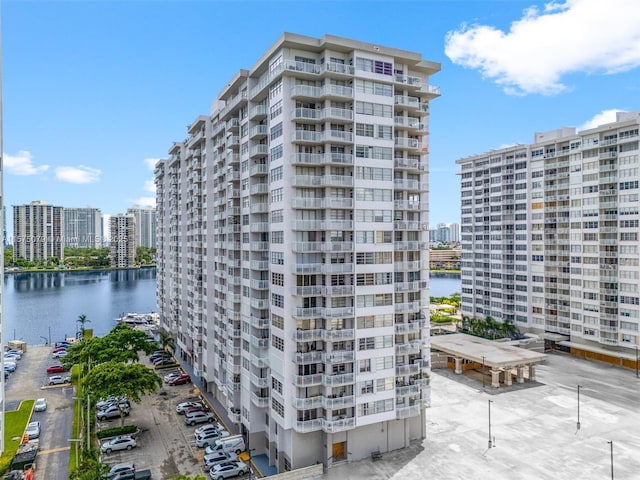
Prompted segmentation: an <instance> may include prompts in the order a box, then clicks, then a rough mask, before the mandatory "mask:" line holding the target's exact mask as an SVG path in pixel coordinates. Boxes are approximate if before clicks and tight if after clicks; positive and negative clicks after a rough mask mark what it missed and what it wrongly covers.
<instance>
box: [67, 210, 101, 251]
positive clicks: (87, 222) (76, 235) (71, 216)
mask: <svg viewBox="0 0 640 480" xmlns="http://www.w3.org/2000/svg"><path fill="white" fill-rule="evenodd" d="M63 216H64V246H65V247H74V248H102V214H101V212H100V209H99V208H92V207H85V208H67V207H65V208H64V209H63Z"/></svg>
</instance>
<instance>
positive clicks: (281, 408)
mask: <svg viewBox="0 0 640 480" xmlns="http://www.w3.org/2000/svg"><path fill="white" fill-rule="evenodd" d="M271 408H272V409H273V411H274V412H276V413H277V414H278V415H280V416H281V417H282V418H284V405H282V404H281V403H280V402H278V401H277V400H276V399H275V398H272V399H271Z"/></svg>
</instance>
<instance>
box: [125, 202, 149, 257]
mask: <svg viewBox="0 0 640 480" xmlns="http://www.w3.org/2000/svg"><path fill="white" fill-rule="evenodd" d="M127 213H128V214H131V215H133V216H134V217H136V232H137V233H136V241H137V244H138V246H139V247H147V248H155V247H156V208H155V207H146V208H141V207H138V206H134V207H132V208H129V209H127Z"/></svg>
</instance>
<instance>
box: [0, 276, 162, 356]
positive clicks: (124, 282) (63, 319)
mask: <svg viewBox="0 0 640 480" xmlns="http://www.w3.org/2000/svg"><path fill="white" fill-rule="evenodd" d="M3 307H4V312H3V323H4V328H3V330H4V338H3V342H2V343H4V344H6V342H7V341H8V340H13V339H14V338H15V339H18V340H24V341H25V342H27V344H28V345H35V344H43V343H45V341H48V339H49V331H51V340H52V341H54V342H55V341H56V340H62V338H63V337H64V336H65V335H67V336H75V334H76V329H77V327H78V325H77V323H76V320H77V319H78V316H79V315H86V316H87V318H88V319H89V320H90V323H87V324H86V325H85V327H86V328H93V331H94V334H95V335H97V336H102V335H105V334H107V333H108V332H109V331H110V330H111V329H112V328H113V327H114V326H115V324H116V321H115V319H116V318H117V317H119V316H120V315H121V314H123V313H128V312H141V313H144V312H155V311H157V307H156V269H155V268H141V269H134V270H113V271H106V272H105V271H103V272H43V273H12V274H7V275H5V276H4V298H3Z"/></svg>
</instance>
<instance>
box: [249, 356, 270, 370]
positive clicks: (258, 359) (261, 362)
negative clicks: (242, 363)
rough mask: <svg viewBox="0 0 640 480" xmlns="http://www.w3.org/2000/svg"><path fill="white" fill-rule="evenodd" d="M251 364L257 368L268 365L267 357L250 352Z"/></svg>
mask: <svg viewBox="0 0 640 480" xmlns="http://www.w3.org/2000/svg"><path fill="white" fill-rule="evenodd" d="M251 365H253V366H255V367H258V368H267V367H268V366H269V357H268V356H267V355H266V354H265V356H261V355H256V354H251Z"/></svg>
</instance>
